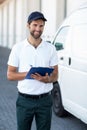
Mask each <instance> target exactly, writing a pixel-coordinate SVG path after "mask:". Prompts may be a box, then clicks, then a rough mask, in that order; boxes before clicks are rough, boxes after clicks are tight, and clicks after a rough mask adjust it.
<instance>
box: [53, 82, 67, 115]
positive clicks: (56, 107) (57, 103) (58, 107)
mask: <svg viewBox="0 0 87 130" xmlns="http://www.w3.org/2000/svg"><path fill="white" fill-rule="evenodd" d="M52 97H53V111H54V113H55V114H56V115H57V116H59V117H62V116H64V115H65V110H64V108H63V105H62V99H61V92H60V87H59V83H58V82H57V81H56V82H54V83H53V90H52Z"/></svg>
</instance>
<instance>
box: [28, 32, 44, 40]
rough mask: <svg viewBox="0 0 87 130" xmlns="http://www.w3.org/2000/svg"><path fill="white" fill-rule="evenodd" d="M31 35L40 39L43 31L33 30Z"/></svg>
mask: <svg viewBox="0 0 87 130" xmlns="http://www.w3.org/2000/svg"><path fill="white" fill-rule="evenodd" d="M30 34H31V36H32V37H33V38H34V39H38V38H40V36H41V35H42V32H41V31H39V32H38V33H35V31H32V32H30Z"/></svg>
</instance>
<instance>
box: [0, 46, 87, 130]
mask: <svg viewBox="0 0 87 130" xmlns="http://www.w3.org/2000/svg"><path fill="white" fill-rule="evenodd" d="M9 53H10V50H9V49H7V48H2V47H0V130H16V129H17V125H16V112H15V109H16V108H15V103H16V98H17V88H16V84H17V83H16V82H13V81H8V80H7V78H6V71H7V59H8V55H9ZM35 129H36V126H35V121H33V124H32V130H35ZM51 130H87V124H84V123H83V122H82V121H80V120H78V119H77V118H75V117H74V116H72V115H70V114H69V115H68V116H67V117H63V118H58V117H57V116H55V114H54V113H53V114H52V127H51Z"/></svg>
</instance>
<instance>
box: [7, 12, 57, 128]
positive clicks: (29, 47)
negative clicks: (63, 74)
mask: <svg viewBox="0 0 87 130" xmlns="http://www.w3.org/2000/svg"><path fill="white" fill-rule="evenodd" d="M45 21H47V20H46V18H45V17H44V15H43V14H42V13H41V12H37V11H35V12H32V13H31V14H30V15H29V17H28V21H27V27H28V30H29V32H30V33H29V36H28V38H27V39H26V40H24V41H22V42H20V43H18V44H15V45H14V47H13V48H12V51H11V53H10V56H9V60H8V70H7V77H8V79H9V80H17V81H18V85H17V88H18V99H17V102H16V109H17V126H18V130H31V124H32V121H33V118H34V117H35V121H36V127H37V130H50V127H51V115H52V98H51V90H52V88H53V82H55V81H56V80H57V78H58V65H57V62H58V60H57V54H56V50H55V47H54V46H53V45H52V44H50V43H48V42H45V41H43V40H42V38H41V34H42V33H43V30H44V25H45ZM32 66H33V67H52V68H54V70H53V72H52V74H51V75H50V76H49V75H48V73H46V74H45V76H42V75H40V74H38V73H35V74H32V75H31V77H32V78H33V79H26V78H25V77H26V75H27V73H28V71H29V70H30V68H31V67H32Z"/></svg>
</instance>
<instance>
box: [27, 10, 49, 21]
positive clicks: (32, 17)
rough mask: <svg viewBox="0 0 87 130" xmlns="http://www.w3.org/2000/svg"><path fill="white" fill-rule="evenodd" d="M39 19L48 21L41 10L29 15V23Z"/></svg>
mask: <svg viewBox="0 0 87 130" xmlns="http://www.w3.org/2000/svg"><path fill="white" fill-rule="evenodd" d="M38 19H42V20H43V21H47V20H46V18H45V17H44V15H43V14H42V13H41V12H38V11H35V12H32V13H31V14H30V15H29V17H28V21H27V22H28V23H29V22H31V21H33V20H38Z"/></svg>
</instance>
